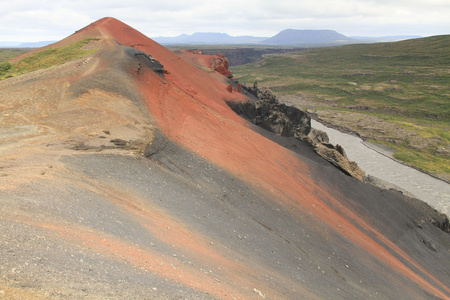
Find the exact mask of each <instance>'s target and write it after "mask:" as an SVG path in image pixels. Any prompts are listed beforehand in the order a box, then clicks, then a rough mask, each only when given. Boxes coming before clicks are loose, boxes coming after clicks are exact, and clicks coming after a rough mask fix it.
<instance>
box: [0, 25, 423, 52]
mask: <svg viewBox="0 0 450 300" xmlns="http://www.w3.org/2000/svg"><path fill="white" fill-rule="evenodd" d="M413 38H420V36H416V35H414V36H411V35H409V36H385V37H364V36H354V37H347V36H345V35H343V34H340V33H338V32H336V31H334V30H301V29H286V30H283V31H281V32H279V33H278V34H276V35H274V36H273V37H255V36H249V35H244V36H231V35H229V34H227V33H218V32H196V33H194V34H191V35H189V34H181V35H179V36H176V37H163V36H159V37H153V38H152V39H153V40H154V41H156V42H158V43H159V44H162V45H267V46H303V47H304V46H328V45H330V46H331V45H342V44H353V43H377V42H393V41H399V40H405V39H413ZM51 43H54V41H41V42H29V43H21V42H0V48H39V47H43V46H46V45H48V44H51Z"/></svg>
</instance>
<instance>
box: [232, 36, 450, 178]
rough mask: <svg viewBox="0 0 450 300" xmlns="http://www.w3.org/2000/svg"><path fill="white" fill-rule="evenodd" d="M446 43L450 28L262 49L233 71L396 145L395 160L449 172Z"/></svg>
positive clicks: (449, 56)
mask: <svg viewBox="0 0 450 300" xmlns="http://www.w3.org/2000/svg"><path fill="white" fill-rule="evenodd" d="M448 49H450V35H443V36H434V37H428V38H422V39H413V40H406V41H400V42H393V43H377V44H356V45H345V46H339V47H327V48H317V49H310V50H306V51H300V52H292V53H287V54H283V55H267V56H266V57H265V58H264V59H262V60H260V61H258V62H256V63H253V64H247V65H242V66H236V67H233V68H232V69H231V71H232V72H233V74H234V76H235V77H236V78H237V79H238V80H239V81H240V82H241V83H244V84H253V83H254V82H255V81H257V82H258V83H259V85H260V86H267V87H269V88H271V89H272V90H273V91H274V92H276V93H277V94H278V95H279V96H280V99H281V100H282V101H285V102H287V103H288V104H293V105H296V106H298V107H299V108H301V109H305V110H309V111H310V112H313V113H315V114H317V116H318V118H319V119H322V120H324V121H327V122H329V123H332V124H334V125H336V126H339V127H344V128H346V129H348V130H350V131H353V132H357V133H358V134H360V135H361V136H362V137H363V138H365V139H372V141H375V142H377V143H380V144H384V145H387V146H389V147H391V148H393V149H395V150H397V152H396V153H395V154H394V156H395V157H396V158H397V159H399V160H402V161H404V162H406V163H408V164H410V165H412V166H414V167H417V168H419V169H422V170H424V171H427V172H430V173H434V174H439V175H442V176H443V177H446V178H450V51H449V50H448ZM359 120H361V121H359ZM368 120H372V122H368ZM369 129H370V130H369Z"/></svg>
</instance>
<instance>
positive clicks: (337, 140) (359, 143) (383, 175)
mask: <svg viewBox="0 0 450 300" xmlns="http://www.w3.org/2000/svg"><path fill="white" fill-rule="evenodd" d="M311 125H312V127H313V128H316V129H319V130H322V131H325V132H326V133H327V134H328V137H329V138H330V143H332V144H339V145H341V146H342V147H344V150H345V152H346V153H347V156H348V158H349V159H350V160H353V161H355V162H356V163H357V164H358V166H359V167H360V168H361V169H363V170H364V171H365V172H366V174H368V175H371V176H374V177H377V178H379V179H381V180H384V181H387V182H389V183H392V184H394V185H396V186H398V187H400V188H401V189H403V190H405V191H407V192H409V193H410V194H412V195H414V196H415V197H416V198H418V199H421V200H422V201H424V202H426V203H428V204H429V205H430V206H431V207H433V208H435V209H436V210H438V211H440V212H442V213H445V214H446V215H447V216H449V215H450V184H448V183H447V182H445V181H443V180H439V179H437V178H434V177H432V176H430V175H427V174H425V173H422V172H420V171H417V170H416V169H414V168H411V167H408V166H406V165H404V164H402V163H399V162H397V161H395V160H394V159H392V158H391V157H389V153H387V152H385V153H382V152H383V151H382V149H378V151H375V150H374V149H372V148H375V147H372V145H370V144H369V143H365V142H364V141H363V140H362V139H360V138H358V137H356V136H353V135H350V134H346V133H342V132H340V131H338V130H335V129H332V128H329V127H326V126H324V125H323V124H321V123H319V122H317V121H315V120H311Z"/></svg>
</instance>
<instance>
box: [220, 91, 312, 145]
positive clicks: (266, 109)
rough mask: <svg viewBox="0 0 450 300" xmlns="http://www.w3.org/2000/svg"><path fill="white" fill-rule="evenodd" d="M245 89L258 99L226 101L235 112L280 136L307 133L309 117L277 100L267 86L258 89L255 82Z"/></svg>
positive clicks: (303, 135) (295, 135) (309, 128)
mask: <svg viewBox="0 0 450 300" xmlns="http://www.w3.org/2000/svg"><path fill="white" fill-rule="evenodd" d="M245 90H246V91H247V92H249V93H250V94H252V95H254V96H255V97H256V98H257V99H258V100H257V101H245V102H230V103H228V105H229V106H230V107H231V108H232V109H233V110H234V111H235V112H236V113H237V114H239V115H240V116H243V117H244V118H246V119H247V120H249V121H250V122H252V123H253V124H255V125H258V126H260V127H262V128H264V129H266V130H268V131H270V132H273V133H275V134H277V135H280V136H291V137H296V138H300V139H302V138H304V137H306V136H307V135H308V134H309V131H310V130H311V119H310V118H309V117H308V116H307V114H306V113H305V112H303V111H301V110H299V109H297V108H295V107H293V106H287V105H285V104H282V103H280V102H278V100H277V99H276V97H275V95H274V94H273V93H272V92H271V91H270V90H269V89H267V88H262V89H259V88H258V87H257V85H256V84H255V85H254V86H253V87H251V88H249V87H245Z"/></svg>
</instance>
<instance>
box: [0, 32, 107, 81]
mask: <svg viewBox="0 0 450 300" xmlns="http://www.w3.org/2000/svg"><path fill="white" fill-rule="evenodd" d="M91 40H98V39H95V38H88V39H84V40H82V41H79V42H76V43H73V44H71V45H69V46H64V47H58V48H49V49H46V50H43V51H40V52H38V53H36V54H34V55H32V56H29V57H26V58H24V59H22V60H20V61H19V62H17V63H15V64H11V63H9V62H7V61H6V62H2V63H0V80H1V79H5V78H9V77H13V76H17V75H21V74H25V73H28V72H32V71H35V70H39V69H46V68H50V67H52V66H55V65H60V64H63V63H65V62H68V61H70V60H74V59H77V58H80V57H83V56H86V55H88V54H91V53H94V52H95V51H97V50H95V49H94V50H84V49H81V48H82V47H83V46H84V45H86V44H87V43H89V42H90V41H91Z"/></svg>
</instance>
